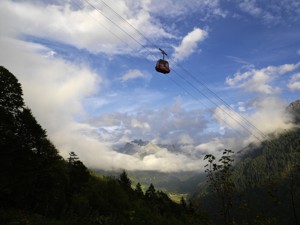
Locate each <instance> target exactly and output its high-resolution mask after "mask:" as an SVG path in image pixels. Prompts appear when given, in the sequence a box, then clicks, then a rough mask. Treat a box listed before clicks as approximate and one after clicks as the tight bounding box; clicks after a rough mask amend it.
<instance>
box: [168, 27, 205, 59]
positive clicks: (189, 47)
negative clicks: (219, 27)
mask: <svg viewBox="0 0 300 225" xmlns="http://www.w3.org/2000/svg"><path fill="white" fill-rule="evenodd" d="M207 35H208V33H207V31H205V30H202V29H200V28H197V27H196V28H194V30H193V31H191V32H190V33H188V34H187V35H186V36H185V37H184V38H183V39H182V41H181V43H180V45H179V46H178V47H174V49H175V52H174V54H173V59H174V60H175V61H182V60H184V59H186V58H187V57H189V56H190V55H191V54H192V53H194V52H195V51H196V50H197V47H198V43H199V42H201V41H203V40H204V39H206V38H207Z"/></svg>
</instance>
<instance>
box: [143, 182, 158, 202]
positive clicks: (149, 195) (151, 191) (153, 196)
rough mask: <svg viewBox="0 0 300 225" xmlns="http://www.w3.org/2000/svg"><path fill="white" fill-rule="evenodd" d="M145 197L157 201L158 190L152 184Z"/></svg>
mask: <svg viewBox="0 0 300 225" xmlns="http://www.w3.org/2000/svg"><path fill="white" fill-rule="evenodd" d="M145 196H146V198H148V199H156V190H155V188H154V186H153V184H152V183H151V184H150V185H149V187H148V189H147V190H146V192H145Z"/></svg>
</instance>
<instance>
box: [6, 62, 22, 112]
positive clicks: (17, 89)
mask: <svg viewBox="0 0 300 225" xmlns="http://www.w3.org/2000/svg"><path fill="white" fill-rule="evenodd" d="M22 95H23V91H22V88H21V84H20V83H19V82H18V80H17V78H16V77H15V76H14V75H13V74H12V73H10V72H9V71H8V70H7V69H5V68H4V67H2V66H0V107H2V108H4V109H5V110H6V111H8V112H10V113H12V114H13V115H15V114H17V113H19V112H20V111H21V110H22V108H23V107H24V101H23V98H22Z"/></svg>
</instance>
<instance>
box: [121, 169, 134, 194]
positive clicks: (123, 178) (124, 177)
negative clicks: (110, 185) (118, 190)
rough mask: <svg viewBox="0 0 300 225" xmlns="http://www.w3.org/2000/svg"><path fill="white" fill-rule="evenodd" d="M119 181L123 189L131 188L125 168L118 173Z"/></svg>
mask: <svg viewBox="0 0 300 225" xmlns="http://www.w3.org/2000/svg"><path fill="white" fill-rule="evenodd" d="M119 183H120V185H121V186H122V187H123V188H124V189H125V190H129V189H131V180H130V179H129V177H128V175H127V173H126V171H125V170H123V172H122V173H121V174H120V177H119Z"/></svg>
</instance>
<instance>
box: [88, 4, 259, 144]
mask: <svg viewBox="0 0 300 225" xmlns="http://www.w3.org/2000/svg"><path fill="white" fill-rule="evenodd" d="M84 1H85V2H86V3H87V4H89V5H90V6H91V7H93V8H94V9H95V10H96V11H98V12H99V13H100V14H101V15H103V16H104V17H105V18H106V19H108V20H109V21H110V22H111V23H113V24H114V25H115V26H117V27H118V28H119V29H120V30H122V31H123V32H124V33H126V34H127V35H128V36H129V37H130V38H132V39H133V40H134V41H135V42H137V43H138V44H139V45H141V46H142V48H145V49H146V46H145V45H144V44H142V43H141V42H139V41H138V40H136V39H135V38H134V37H133V36H132V35H131V34H129V33H128V32H127V31H125V30H124V29H123V28H121V27H120V26H119V25H118V24H117V23H115V22H114V21H113V20H112V19H110V18H109V17H108V16H106V15H104V14H103V13H102V12H101V10H99V9H98V8H97V7H96V6H94V5H93V4H91V3H90V2H89V1H88V0H84ZM101 1H102V2H103V3H104V4H105V5H106V6H107V7H109V8H110V9H111V10H112V11H113V12H114V13H115V14H116V15H118V17H119V18H121V19H122V20H123V21H125V22H126V23H127V24H129V25H130V26H131V27H132V28H133V29H134V30H135V31H136V32H138V33H139V34H140V35H141V36H142V37H143V38H144V39H145V40H147V41H148V42H149V43H150V44H152V45H153V46H156V44H154V43H152V42H151V41H150V40H149V39H148V38H147V37H145V36H144V35H143V34H142V33H141V32H140V31H139V30H137V29H136V28H135V27H134V26H132V25H131V24H130V23H129V22H128V21H127V20H126V19H124V18H123V17H122V16H121V15H120V14H119V13H117V12H116V11H115V10H114V9H113V8H111V7H110V6H108V5H107V4H106V3H105V2H104V1H103V0H101ZM156 47H157V46H156ZM158 49H159V48H158ZM146 50H147V49H146ZM148 52H150V51H149V50H148ZM181 68H183V67H182V66H181ZM177 74H178V73H177ZM188 74H190V75H191V73H188ZM188 83H189V84H192V83H190V82H188ZM202 85H203V84H202ZM203 86H204V87H206V86H205V85H203ZM192 87H193V88H195V89H196V90H198V91H199V93H201V94H202V95H203V93H202V92H201V91H200V90H199V89H198V88H197V87H195V86H194V85H192ZM181 88H182V87H181ZM207 88H208V87H206V89H207ZM208 90H210V89H208ZM210 92H211V93H213V94H214V95H215V96H218V95H217V94H216V93H214V92H213V91H211V90H210ZM204 96H205V95H204ZM205 97H206V98H207V99H208V100H209V101H210V102H211V103H213V104H214V105H215V106H217V107H219V106H218V105H217V104H216V103H215V102H212V101H211V100H210V98H209V97H208V96H205ZM218 99H221V98H220V97H218ZM221 100H222V99H221ZM222 102H225V101H224V100H222ZM226 105H228V104H226ZM222 111H224V110H222ZM229 111H234V110H233V109H232V108H230V110H229ZM234 112H235V111H234ZM224 113H226V114H227V115H228V116H230V117H231V118H232V116H231V115H229V114H228V113H227V112H226V111H224ZM235 113H236V112H235ZM237 114H238V113H237ZM238 115H239V114H238ZM232 119H234V118H232ZM238 123H240V122H238ZM242 127H243V128H244V129H246V130H247V131H248V132H250V134H252V135H253V132H251V131H249V129H248V128H246V127H244V126H242ZM256 138H257V137H256Z"/></svg>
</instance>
